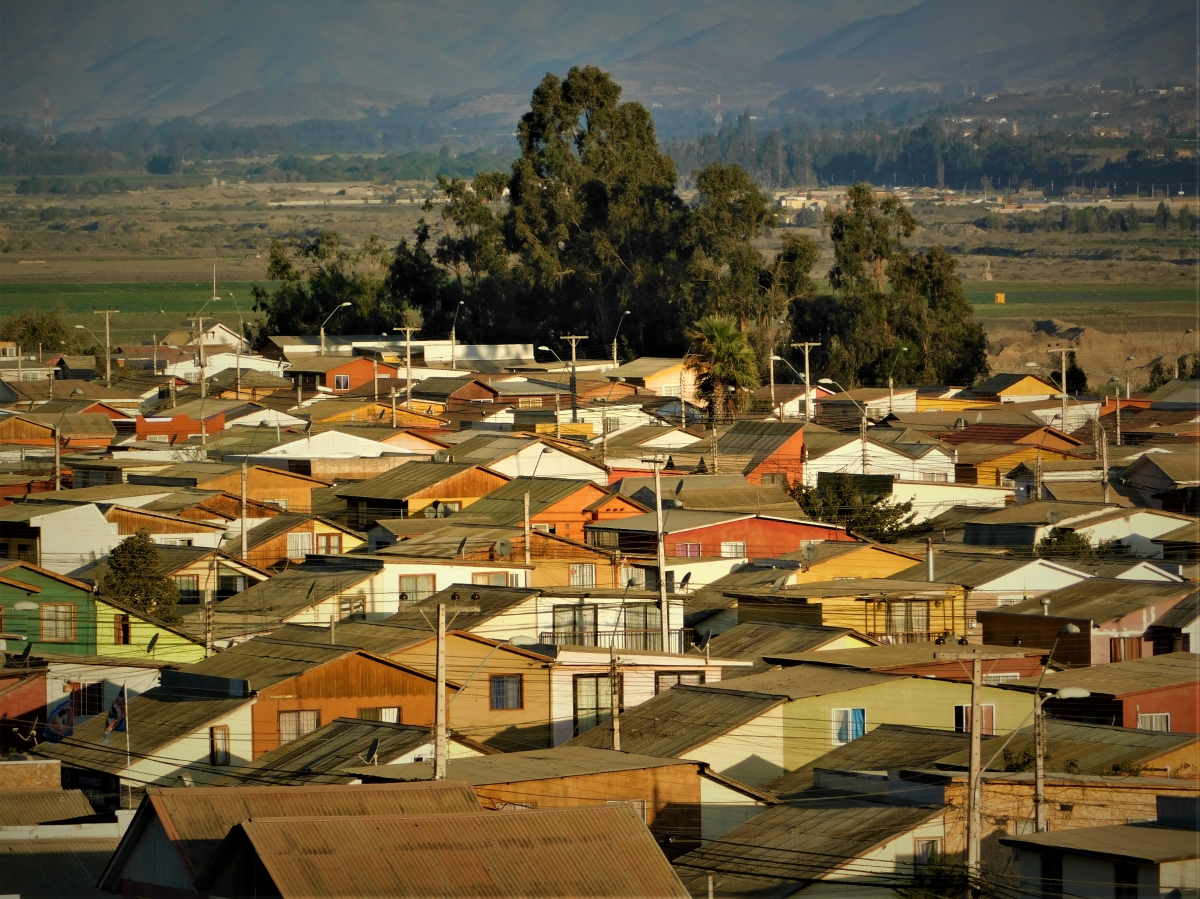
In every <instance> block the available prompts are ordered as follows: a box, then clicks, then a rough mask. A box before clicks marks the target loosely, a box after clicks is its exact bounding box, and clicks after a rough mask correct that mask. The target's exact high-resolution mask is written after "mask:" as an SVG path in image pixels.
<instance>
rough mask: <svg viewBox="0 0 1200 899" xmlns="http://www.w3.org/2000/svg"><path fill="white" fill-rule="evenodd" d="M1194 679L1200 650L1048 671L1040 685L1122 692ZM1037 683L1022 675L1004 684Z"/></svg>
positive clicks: (1198, 671)
mask: <svg viewBox="0 0 1200 899" xmlns="http://www.w3.org/2000/svg"><path fill="white" fill-rule="evenodd" d="M1197 680H1200V654H1197V653H1194V652H1172V653H1167V654H1164V655H1159V656H1148V657H1146V658H1143V659H1132V660H1130V661H1128V662H1111V663H1109V664H1108V665H1093V666H1091V667H1089V668H1071V669H1068V670H1066V671H1048V672H1046V677H1045V679H1044V680H1043V681H1042V688H1043V689H1044V690H1061V689H1062V688H1063V687H1082V688H1083V689H1085V690H1087V691H1089V692H1091V693H1093V694H1097V693H1098V694H1102V695H1106V696H1124V695H1128V694H1130V693H1140V692H1142V691H1143V690H1159V689H1163V688H1165V687H1176V686H1179V685H1181V684H1195V683H1196V682H1197ZM1037 684H1038V678H1036V677H1023V678H1021V679H1020V680H1018V681H1014V682H1013V683H1011V684H1008V685H1007V686H1009V687H1017V688H1021V687H1024V688H1029V689H1032V688H1033V687H1036V686H1037Z"/></svg>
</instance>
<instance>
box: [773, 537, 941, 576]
mask: <svg viewBox="0 0 1200 899" xmlns="http://www.w3.org/2000/svg"><path fill="white" fill-rule="evenodd" d="M813 546H814V549H812V550H810V551H809V552H810V553H811V552H815V553H816V559H815V560H814V561H811V562H805V563H804V564H803V567H802V568H801V569H800V570H799V571H797V572H796V573H795V574H794V575H792V576H791V577H790V578H789V579H788V582H787V583H788V584H812V583H816V582H818V581H839V580H842V579H844V578H861V577H870V578H885V577H891V576H892V575H893V574H898V573H900V572H901V571H903V570H904V569H906V568H911V567H912V566H913V565H915V564H917V563H918V562H920V561H921V557H920V556H915V555H913V554H912V553H906V552H902V551H901V550H898V549H895V548H893V547H889V546H880V545H879V544H875V543H834V542H828V541H827V542H825V543H817V544H813ZM796 557H801V558H802V557H803V553H790V554H789V555H787V556H785V558H788V559H794V558H796Z"/></svg>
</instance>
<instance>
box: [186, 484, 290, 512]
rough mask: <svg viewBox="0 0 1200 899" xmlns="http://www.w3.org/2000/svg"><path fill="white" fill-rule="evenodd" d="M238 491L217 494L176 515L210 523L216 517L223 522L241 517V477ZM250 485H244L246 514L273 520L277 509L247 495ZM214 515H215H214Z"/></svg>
mask: <svg viewBox="0 0 1200 899" xmlns="http://www.w3.org/2000/svg"><path fill="white" fill-rule="evenodd" d="M238 478H239V481H238V489H237V491H236V492H235V493H218V494H216V495H214V496H211V497H209V498H208V499H206V500H202V501H201V502H199V503H197V504H196V505H194V506H190V507H189V508H187V509H183V510H182V511H180V512H179V513H178V514H179V516H180V517H181V518H192V519H195V520H196V521H212V520H215V519H217V518H218V516H219V517H220V518H221V519H222V520H225V521H232V520H234V519H237V518H241V517H242V494H241V489H242V487H241V480H240V478H241V475H240V474H239V475H238ZM249 492H250V484H249V483H247V484H246V493H247V496H246V512H247V513H248V514H249V516H250V517H251V518H274V517H275V516H276V515H278V514H279V507H278V506H273V505H271V504H270V503H264V502H260V501H259V500H257V499H256V498H254V497H253V496H250V495H249ZM214 513H215V514H214Z"/></svg>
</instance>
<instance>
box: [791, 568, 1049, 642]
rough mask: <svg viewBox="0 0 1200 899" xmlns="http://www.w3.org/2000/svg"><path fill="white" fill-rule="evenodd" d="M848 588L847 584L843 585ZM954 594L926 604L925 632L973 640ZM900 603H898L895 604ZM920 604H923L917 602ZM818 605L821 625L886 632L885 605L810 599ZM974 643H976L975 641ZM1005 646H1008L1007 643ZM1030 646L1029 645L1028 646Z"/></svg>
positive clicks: (847, 598)
mask: <svg viewBox="0 0 1200 899" xmlns="http://www.w3.org/2000/svg"><path fill="white" fill-rule="evenodd" d="M847 586H848V587H849V586H850V585H849V583H848V585H847ZM949 589H952V590H953V591H954V592H953V593H952V594H951V596H950V598H948V599H945V600H942V601H941V605H940V606H938V605H937V604H936V603H935V601H934V600H929V601H928V602H929V628H928V629H929V632H931V633H942V632H948V633H951V634H958V635H962V634H964V633H966V634H968V635H969V636H976V634H974V633H969V632H968V629H967V627H966V622H965V620H964V618H963V602H962V590H961V588H949ZM895 601H896V602H900V600H895ZM921 601H922V602H924V601H925V600H921ZM813 602H819V603H820V604H821V623H822V624H826V625H831V626H833V627H852V628H854V629H855V630H858V631H861V632H863V633H867V634H872V633H884V632H886V631H887V630H888V610H887V607H886V605H880V604H879V603H877V602H871V601H865V600H861V599H859V598H858V597H857V595H855V594H848V595H846V596H838V597H830V596H823V597H820V598H819V599H813ZM977 642H978V641H977ZM1008 645H1011V641H1010V643H1009V644H1008ZM1029 645H1032V644H1029Z"/></svg>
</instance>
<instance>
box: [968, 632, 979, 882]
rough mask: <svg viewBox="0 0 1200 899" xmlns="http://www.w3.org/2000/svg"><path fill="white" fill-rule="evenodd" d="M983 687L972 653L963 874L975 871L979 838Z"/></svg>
mask: <svg viewBox="0 0 1200 899" xmlns="http://www.w3.org/2000/svg"><path fill="white" fill-rule="evenodd" d="M982 690H983V659H982V658H980V657H978V656H976V657H975V658H973V659H971V761H970V766H969V773H968V786H969V790H968V792H969V794H970V795H969V797H968V798H969V801H970V803H971V806H970V810H969V815H968V817H967V873H968V875H971V874H974V875H978V874H979V857H980V854H981V852H980V843H981V841H982V839H983V814H982V812H983V810H982V809H981V808H980V798H981V791H980V788H979V787H980V784H979V782H980V780H981V779H982V777H981V774H982V772H981V771H980V770H979V768H980V763H981V761H982V759H981V758H980V748H981V744H982V735H983V727H982V725H983V720H982V719H983V714H982V712H983V707H982V706H981V705H980V704H979V698H980V697H979V694H980V693H981V692H982Z"/></svg>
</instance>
